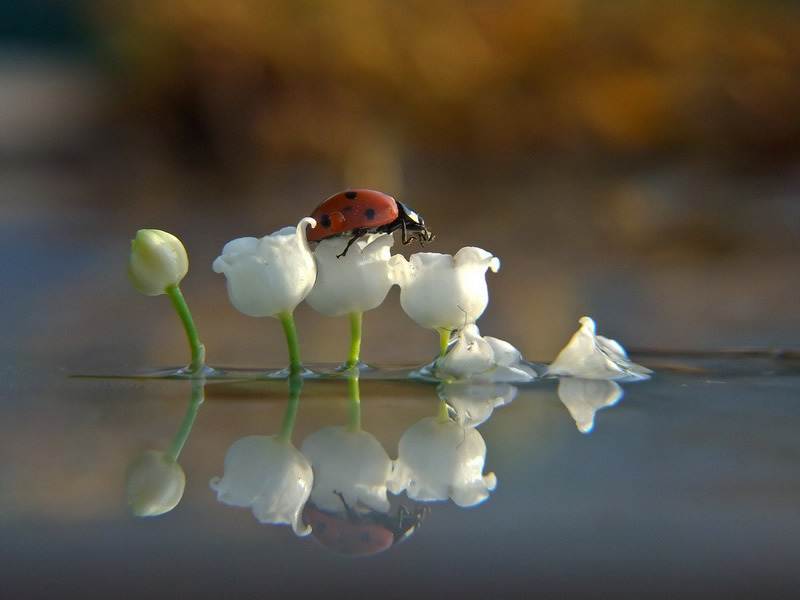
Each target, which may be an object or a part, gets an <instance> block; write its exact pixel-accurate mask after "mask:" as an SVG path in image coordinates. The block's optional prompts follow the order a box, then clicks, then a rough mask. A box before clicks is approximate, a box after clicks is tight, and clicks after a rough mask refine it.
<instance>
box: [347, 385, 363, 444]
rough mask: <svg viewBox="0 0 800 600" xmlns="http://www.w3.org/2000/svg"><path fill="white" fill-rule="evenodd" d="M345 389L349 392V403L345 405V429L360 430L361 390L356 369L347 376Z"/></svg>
mask: <svg viewBox="0 0 800 600" xmlns="http://www.w3.org/2000/svg"><path fill="white" fill-rule="evenodd" d="M347 391H348V392H349V393H350V403H349V405H348V407H347V430H348V431H354V432H355V431H361V391H360V389H359V384H358V372H357V371H356V372H355V374H353V375H351V376H350V377H348V378H347Z"/></svg>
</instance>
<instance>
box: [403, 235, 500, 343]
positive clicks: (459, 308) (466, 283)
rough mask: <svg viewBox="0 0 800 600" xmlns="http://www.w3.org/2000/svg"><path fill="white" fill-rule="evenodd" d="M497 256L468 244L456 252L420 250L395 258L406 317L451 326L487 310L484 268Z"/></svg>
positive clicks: (426, 324)
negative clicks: (398, 258)
mask: <svg viewBox="0 0 800 600" xmlns="http://www.w3.org/2000/svg"><path fill="white" fill-rule="evenodd" d="M499 268H500V259H499V258H497V257H496V256H492V254H491V253H489V252H487V251H486V250H482V249H480V248H475V247H472V246H468V247H466V248H462V249H461V250H459V251H458V252H457V253H456V254H455V256H451V255H450V254H437V253H433V252H419V253H417V254H413V255H411V260H409V261H402V262H398V265H397V278H398V283H399V284H400V304H401V305H402V307H403V310H405V311H406V313H407V314H408V316H409V317H411V318H412V319H413V320H414V321H416V322H417V323H418V324H420V325H421V326H422V327H426V328H429V329H439V330H442V329H445V330H453V329H458V328H459V327H463V326H464V325H465V324H466V325H468V324H470V323H474V322H475V321H476V320H477V319H478V317H480V316H481V315H482V314H483V311H484V310H486V306H487V304H488V303H489V291H488V289H487V286H486V271H487V270H488V269H491V270H492V271H493V272H495V273H496V272H497V271H498V269H499Z"/></svg>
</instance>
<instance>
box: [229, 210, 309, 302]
mask: <svg viewBox="0 0 800 600" xmlns="http://www.w3.org/2000/svg"><path fill="white" fill-rule="evenodd" d="M315 224H316V221H314V219H312V218H310V217H305V218H304V219H302V220H301V221H300V223H298V224H297V227H284V228H283V229H280V230H278V231H276V232H274V233H271V234H270V235H267V236H264V237H262V238H261V239H258V238H253V237H245V238H238V239H235V240H233V241H231V242H228V243H227V244H225V247H224V248H223V249H222V255H221V256H219V257H217V259H216V260H215V261H214V265H213V268H214V272H216V273H224V274H225V277H226V278H227V282H228V297H229V298H230V300H231V304H233V306H234V307H235V308H236V309H237V310H239V311H241V312H243V313H244V314H246V315H249V316H251V317H277V316H278V315H280V314H281V313H292V312H294V309H295V308H296V307H297V305H298V304H300V302H302V301H303V299H304V298H305V297H306V296H307V295H308V293H309V292H310V291H311V288H312V287H313V286H314V281H315V279H316V277H317V264H316V262H315V261H314V255H313V254H312V253H311V249H310V248H309V247H308V241H307V240H306V226H307V225H312V226H314V225H315Z"/></svg>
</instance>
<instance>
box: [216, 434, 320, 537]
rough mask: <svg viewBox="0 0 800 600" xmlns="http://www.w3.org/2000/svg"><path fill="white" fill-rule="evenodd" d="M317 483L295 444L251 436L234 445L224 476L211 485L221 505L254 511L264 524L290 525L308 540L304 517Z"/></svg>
mask: <svg viewBox="0 0 800 600" xmlns="http://www.w3.org/2000/svg"><path fill="white" fill-rule="evenodd" d="M313 483H314V474H313V472H312V470H311V465H310V464H309V462H308V460H307V459H306V457H305V456H303V454H301V453H300V451H299V450H297V448H295V447H294V446H293V445H292V443H291V442H289V441H288V440H281V439H280V438H279V437H278V436H274V435H272V436H265V435H251V436H248V437H245V438H242V439H240V440H237V441H236V442H234V443H233V444H232V445H231V447H230V448H229V449H228V452H227V454H226V455H225V470H224V474H223V476H222V477H221V478H220V477H214V478H213V479H212V480H211V483H210V485H211V489H212V490H214V491H215V492H216V493H217V500H218V501H219V502H222V503H224V504H228V505H230V506H240V507H245V508H248V507H249V508H252V510H253V514H254V515H255V517H256V519H258V521H259V522H260V523H271V524H288V525H291V526H292V528H293V529H294V532H295V534H297V535H299V536H304V535H308V534H309V533H311V528H310V527H308V526H307V525H305V524H304V523H303V520H302V513H303V507H304V506H305V504H306V501H307V500H308V497H309V494H310V493H311V488H312V486H313Z"/></svg>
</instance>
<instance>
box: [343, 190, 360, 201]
mask: <svg viewBox="0 0 800 600" xmlns="http://www.w3.org/2000/svg"><path fill="white" fill-rule="evenodd" d="M357 195H358V194H357V193H356V192H345V193H344V197H345V198H347V199H349V200H355V199H356V196H357Z"/></svg>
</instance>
